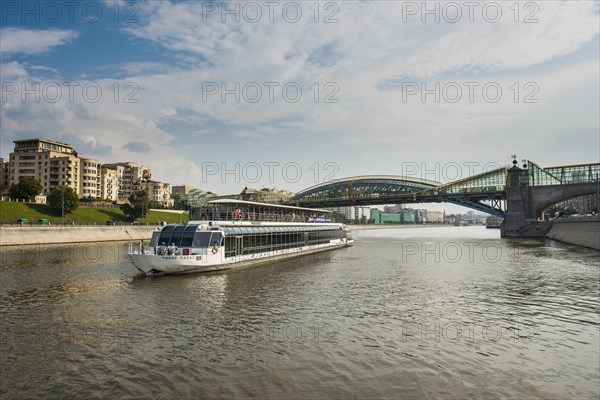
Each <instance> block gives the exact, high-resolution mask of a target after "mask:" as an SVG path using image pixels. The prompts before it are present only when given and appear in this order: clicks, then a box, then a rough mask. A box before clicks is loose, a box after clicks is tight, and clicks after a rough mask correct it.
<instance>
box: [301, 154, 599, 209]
mask: <svg viewBox="0 0 600 400" xmlns="http://www.w3.org/2000/svg"><path fill="white" fill-rule="evenodd" d="M523 167H524V168H523V169H522V172H521V179H520V181H521V185H522V186H527V187H530V188H535V187H538V188H539V187H542V186H548V187H550V186H559V185H562V186H567V185H571V186H573V185H579V184H585V183H588V184H589V183H593V182H597V181H598V176H599V174H600V163H594V164H579V165H571V166H560V167H549V168H541V167H540V166H538V165H537V164H535V163H534V162H531V161H527V163H526V164H524V165H523ZM509 168H510V166H505V167H500V168H497V169H494V170H490V171H487V172H484V173H481V174H478V175H474V176H470V177H467V178H464V179H460V180H457V181H454V182H449V183H445V184H442V183H439V182H434V181H429V180H424V179H419V178H415V177H405V176H394V175H366V176H355V177H350V178H344V179H336V180H333V181H329V182H325V183H321V184H319V185H315V186H312V187H309V188H308V189H305V190H303V191H301V192H299V193H297V194H296V195H295V196H293V197H292V198H291V199H290V204H293V205H296V206H304V207H345V206H355V205H356V206H358V205H381V204H407V203H432V202H448V203H454V204H458V205H462V206H465V207H469V208H473V209H476V210H479V211H483V212H486V213H490V214H492V215H497V216H503V215H504V213H505V210H506V188H507V187H508V185H509V174H508V169H509Z"/></svg>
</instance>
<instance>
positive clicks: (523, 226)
mask: <svg viewBox="0 0 600 400" xmlns="http://www.w3.org/2000/svg"><path fill="white" fill-rule="evenodd" d="M525 179H528V177H527V170H525V169H521V168H519V167H518V166H517V165H516V161H514V162H513V166H512V167H511V168H510V169H509V170H508V186H507V187H506V214H505V217H504V221H503V222H502V225H501V227H500V228H501V229H500V235H501V236H502V237H544V236H545V235H546V233H548V231H550V229H551V228H552V222H549V221H538V215H537V211H536V210H535V207H533V204H532V199H533V193H532V192H531V188H530V187H529V184H528V183H529V182H527V181H526V180H525Z"/></svg>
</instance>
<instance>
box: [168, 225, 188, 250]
mask: <svg viewBox="0 0 600 400" xmlns="http://www.w3.org/2000/svg"><path fill="white" fill-rule="evenodd" d="M185 227H186V225H175V229H173V235H172V236H171V240H170V243H168V244H175V246H179V243H180V242H181V238H182V237H183V232H184V231H185Z"/></svg>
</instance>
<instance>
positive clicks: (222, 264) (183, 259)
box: [129, 240, 353, 275]
mask: <svg viewBox="0 0 600 400" xmlns="http://www.w3.org/2000/svg"><path fill="white" fill-rule="evenodd" d="M352 244H353V240H335V241H332V242H331V243H328V244H319V245H312V246H304V247H300V248H293V249H284V250H277V251H273V252H267V253H255V254H248V255H238V256H234V257H228V258H225V257H224V254H223V251H222V249H219V251H218V252H217V253H216V254H210V253H209V254H192V255H154V254H135V253H132V254H129V257H130V259H131V262H132V263H133V265H134V266H135V267H136V268H137V269H138V270H140V271H141V272H143V273H145V274H147V275H156V274H188V273H196V272H212V271H220V270H224V269H229V268H237V267H243V266H248V265H256V264H264V263H268V262H271V261H276V260H281V259H287V258H294V257H300V256H304V255H307V254H314V253H319V252H322V251H328V250H335V249H339V248H342V247H346V246H350V245H352Z"/></svg>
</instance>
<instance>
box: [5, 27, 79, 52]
mask: <svg viewBox="0 0 600 400" xmlns="http://www.w3.org/2000/svg"><path fill="white" fill-rule="evenodd" d="M78 35H79V34H78V32H76V31H73V30H60V29H21V28H2V29H0V51H1V52H2V54H3V55H6V54H9V55H10V54H17V53H25V54H37V53H43V52H46V51H48V50H50V49H52V48H53V47H56V46H60V45H63V44H67V43H69V42H70V41H72V40H74V39H75V38H77V36H78Z"/></svg>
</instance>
